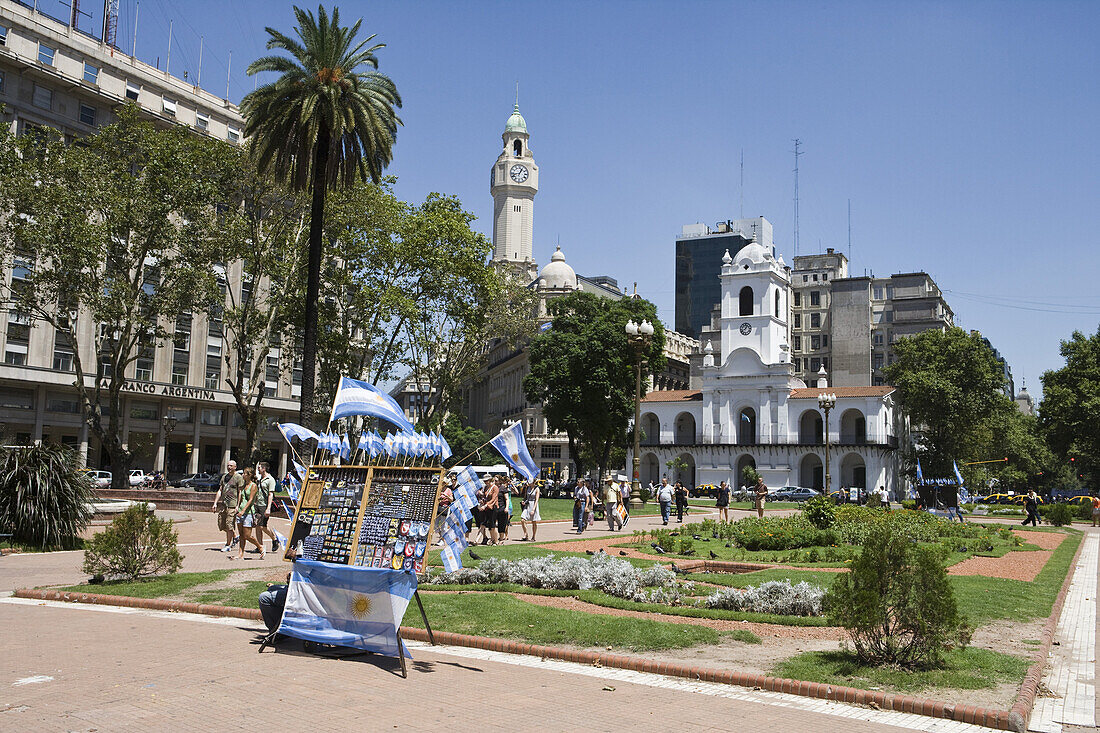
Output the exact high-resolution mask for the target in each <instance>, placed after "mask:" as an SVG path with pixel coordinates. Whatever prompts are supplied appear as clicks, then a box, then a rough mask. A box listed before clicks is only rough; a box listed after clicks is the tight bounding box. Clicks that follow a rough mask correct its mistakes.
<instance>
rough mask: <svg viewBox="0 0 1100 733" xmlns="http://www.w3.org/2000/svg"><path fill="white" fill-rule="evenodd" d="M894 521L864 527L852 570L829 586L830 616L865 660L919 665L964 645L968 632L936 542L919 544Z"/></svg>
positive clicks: (932, 662) (826, 602)
mask: <svg viewBox="0 0 1100 733" xmlns="http://www.w3.org/2000/svg"><path fill="white" fill-rule="evenodd" d="M895 530H896V528H895V527H891V526H888V525H885V524H883V525H879V526H876V527H874V528H872V530H871V531H870V532H869V533H868V535H867V537H866V538H865V541H864V545H863V551H862V552H861V553H860V554H859V557H858V558H856V560H855V561H854V562H853V563H852V569H851V572H850V573H845V574H841V575H840V576H839V577H837V579H836V580H835V581H834V582H833V585H832V587H831V588H830V589H829V591H828V593H826V595H825V598H824V601H823V606H824V610H825V613H826V615H827V616H828V618H829V622H830V623H832V624H835V625H838V626H843V627H844V628H845V629H846V630H847V631H848V635H849V636H850V637H851V639H852V643H853V646H854V647H855V653H856V655H857V656H858V657H859V659H860V661H862V662H865V663H867V664H894V665H897V666H900V667H910V668H924V667H930V666H933V665H935V664H938V663H939V662H940V660H941V659H942V657H943V653H944V651H946V650H947V649H950V648H953V647H956V646H957V647H965V646H966V645H967V644H968V643H969V641H970V631H969V628H968V627H967V624H966V622H965V620H964V619H963V618H962V617H960V616H959V612H958V606H957V605H956V603H955V594H954V591H953V590H952V588H951V585H950V584H949V583H948V582H947V571H946V570H945V569H944V566H943V562H942V559H941V551H940V550H939V549H937V548H931V547H927V546H922V545H918V544H916V543H914V542H912V541H911V540H910V538H908V537H907V536H905V534H903V533H901V532H898V531H895Z"/></svg>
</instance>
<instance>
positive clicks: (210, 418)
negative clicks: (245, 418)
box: [199, 410, 225, 425]
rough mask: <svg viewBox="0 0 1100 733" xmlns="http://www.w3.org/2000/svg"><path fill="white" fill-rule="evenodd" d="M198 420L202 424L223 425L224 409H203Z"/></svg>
mask: <svg viewBox="0 0 1100 733" xmlns="http://www.w3.org/2000/svg"><path fill="white" fill-rule="evenodd" d="M199 421H200V422H201V423H202V424H203V425H225V410H203V411H202V413H201V415H200V417H199Z"/></svg>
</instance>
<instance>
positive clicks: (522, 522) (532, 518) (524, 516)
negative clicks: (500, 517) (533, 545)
mask: <svg viewBox="0 0 1100 733" xmlns="http://www.w3.org/2000/svg"><path fill="white" fill-rule="evenodd" d="M540 495H541V492H540V491H539V485H538V483H537V482H535V481H532V482H531V483H529V484H528V485H527V489H526V490H525V491H524V493H523V502H522V503H523V512H522V513H520V515H519V526H521V527H523V538H522V539H521V540H520V542H527V541H531V542H534V541H535V533H536V532H538V529H539V522H541V521H542V517H540V516H539V496H540ZM528 522H530V523H531V536H530V537H528V536H527V523H528Z"/></svg>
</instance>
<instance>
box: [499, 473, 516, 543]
mask: <svg viewBox="0 0 1100 733" xmlns="http://www.w3.org/2000/svg"><path fill="white" fill-rule="evenodd" d="M512 491H513V484H512V482H511V480H510V479H501V480H500V497H499V498H498V500H497V501H498V506H497V538H498V540H499V543H500V544H502V545H503V544H504V541H505V540H507V539H508V528H509V527H511V526H512Z"/></svg>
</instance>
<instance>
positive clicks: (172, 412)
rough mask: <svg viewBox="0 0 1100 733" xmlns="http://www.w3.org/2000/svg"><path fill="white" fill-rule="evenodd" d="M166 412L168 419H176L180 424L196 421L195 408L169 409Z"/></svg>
mask: <svg viewBox="0 0 1100 733" xmlns="http://www.w3.org/2000/svg"><path fill="white" fill-rule="evenodd" d="M166 412H167V413H168V417H172V418H175V420H176V422H178V423H190V422H194V421H195V417H194V415H195V413H194V408H192V407H169V408H168V409H167V410H166Z"/></svg>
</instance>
